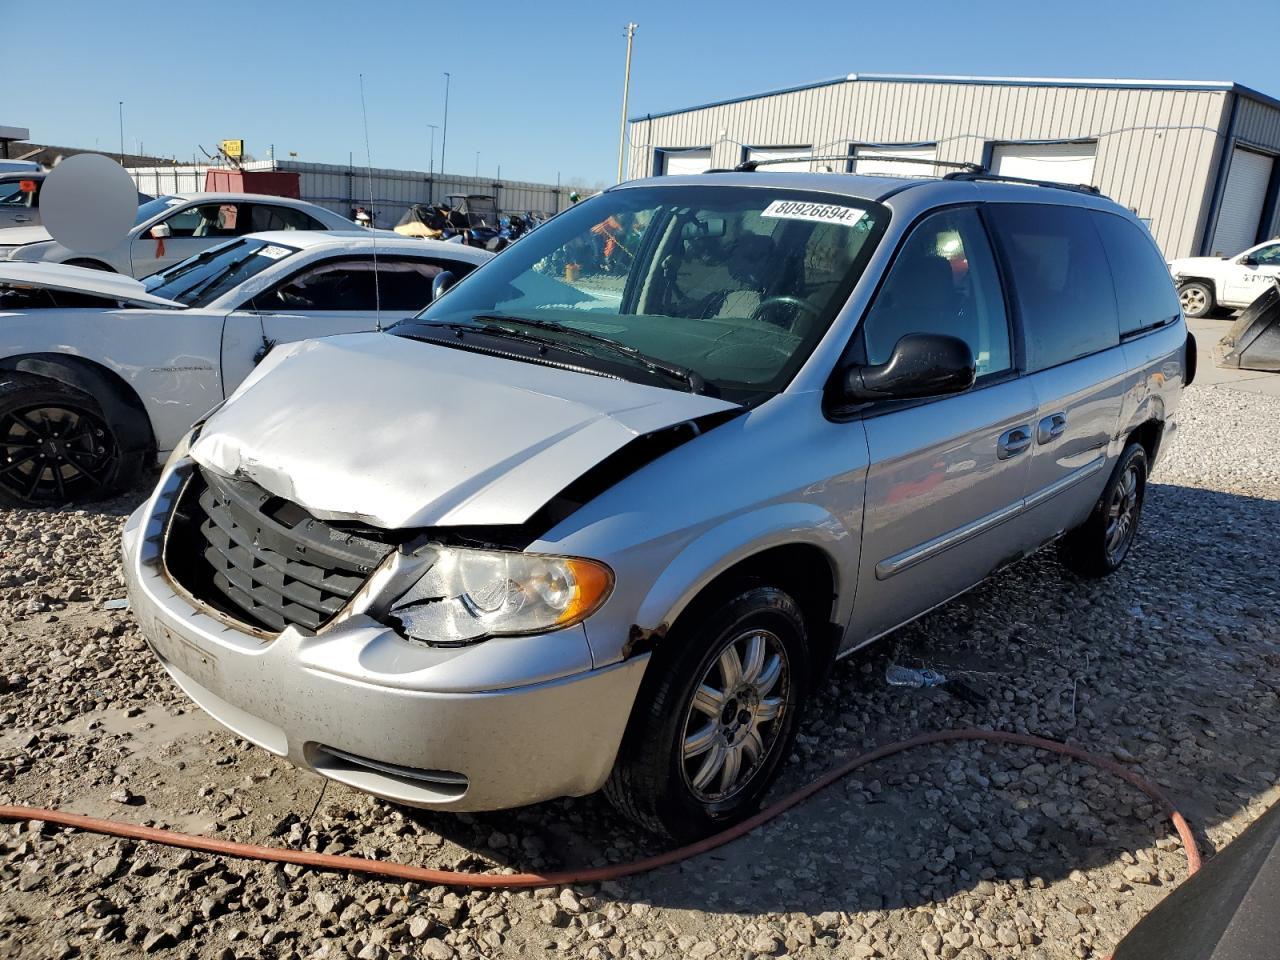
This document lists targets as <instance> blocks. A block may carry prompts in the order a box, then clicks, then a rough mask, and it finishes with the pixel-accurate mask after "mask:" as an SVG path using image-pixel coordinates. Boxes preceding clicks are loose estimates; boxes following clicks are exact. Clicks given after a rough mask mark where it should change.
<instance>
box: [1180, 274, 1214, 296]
mask: <svg viewBox="0 0 1280 960" xmlns="http://www.w3.org/2000/svg"><path fill="white" fill-rule="evenodd" d="M1188 283H1203V284H1204V285H1205V286H1206V287H1208V288H1209V292H1210V293H1211V294H1213V299H1214V300H1217V299H1218V285H1217V284H1216V283H1214V282H1213V281H1212V280H1210V279H1209V278H1208V277H1179V278H1178V289H1179V290H1181V289H1182V288H1183V287H1185V286H1186V285H1187V284H1188Z"/></svg>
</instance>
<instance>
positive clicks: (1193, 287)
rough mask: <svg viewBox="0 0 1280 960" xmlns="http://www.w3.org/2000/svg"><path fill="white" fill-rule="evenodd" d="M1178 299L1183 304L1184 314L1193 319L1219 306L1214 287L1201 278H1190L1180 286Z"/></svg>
mask: <svg viewBox="0 0 1280 960" xmlns="http://www.w3.org/2000/svg"><path fill="white" fill-rule="evenodd" d="M1178 300H1179V301H1180V302H1181V304H1182V313H1183V315H1184V316H1187V317H1190V318H1191V319H1192V320H1195V319H1198V318H1199V317H1205V316H1208V315H1209V314H1210V313H1212V312H1213V311H1214V310H1216V309H1217V307H1218V303H1217V300H1216V299H1215V298H1214V296H1213V287H1211V286H1209V284H1207V283H1204V282H1203V281H1201V280H1188V281H1187V282H1186V283H1184V284H1182V285H1181V286H1180V287H1178Z"/></svg>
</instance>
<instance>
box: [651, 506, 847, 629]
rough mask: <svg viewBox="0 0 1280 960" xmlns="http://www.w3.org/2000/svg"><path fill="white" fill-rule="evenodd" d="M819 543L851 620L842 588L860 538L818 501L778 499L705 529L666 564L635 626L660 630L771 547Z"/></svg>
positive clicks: (840, 617) (840, 610)
mask: <svg viewBox="0 0 1280 960" xmlns="http://www.w3.org/2000/svg"><path fill="white" fill-rule="evenodd" d="M795 544H801V545H810V546H815V547H817V548H818V549H820V550H822V552H823V553H824V554H826V556H827V559H828V561H829V562H830V563H831V567H832V571H833V573H834V575H835V582H836V585H837V591H836V592H837V596H838V600H837V604H838V607H837V611H836V614H837V622H839V623H843V622H844V621H845V620H846V619H847V618H848V610H849V606H850V605H851V604H852V602H853V598H852V597H847V596H845V593H846V592H845V591H842V590H839V589H838V587H839V584H840V583H841V582H846V583H848V582H852V581H853V579H854V577H853V575H852V573H851V572H850V571H852V570H856V568H857V563H858V546H859V545H858V538H857V536H856V535H855V533H854V532H853V531H850V530H849V529H847V528H846V527H845V525H844V524H843V523H841V522H840V520H839V519H838V518H837V517H836V516H835V515H833V514H832V513H830V512H829V511H827V510H825V509H824V508H822V507H820V506H818V505H817V504H814V503H797V502H789V503H774V504H770V505H769V506H766V507H762V508H761V509H759V510H753V511H751V512H750V513H742V514H738V515H737V516H734V517H731V518H729V519H727V520H725V521H724V522H723V523H720V524H718V525H716V526H714V527H712V528H711V529H709V530H706V531H704V532H703V533H702V534H700V535H699V536H698V537H697V538H696V539H695V540H692V541H691V542H690V543H689V544H687V545H686V546H685V548H684V549H683V550H681V551H680V553H679V554H677V555H676V557H675V559H673V560H672V561H671V563H670V564H668V565H667V568H666V569H665V570H663V571H662V573H661V574H660V575H659V577H658V579H657V580H656V581H655V582H654V584H653V586H652V587H651V588H650V590H649V592H648V594H647V595H646V596H645V598H644V600H643V601H642V602H641V604H640V607H639V610H638V611H637V613H636V626H637V627H639V628H640V629H642V630H647V631H652V632H657V633H662V632H665V630H666V628H667V627H669V626H670V625H671V624H672V623H674V622H675V620H676V618H677V617H678V616H679V615H680V614H681V613H682V612H683V611H684V609H685V608H686V607H687V606H688V605H689V603H690V602H691V601H692V600H693V599H694V597H696V596H697V595H698V594H699V593H700V592H701V591H702V590H703V589H704V588H705V587H706V586H707V584H709V583H710V582H711V581H712V580H714V579H715V578H716V577H717V576H719V575H720V574H721V573H723V572H724V571H726V570H728V569H729V568H730V567H732V566H734V565H735V564H737V563H740V562H741V561H743V560H746V559H748V558H749V557H752V556H755V555H756V554H758V553H762V552H763V551H765V550H768V549H770V548H771V547H781V546H790V545H795Z"/></svg>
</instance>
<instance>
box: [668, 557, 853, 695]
mask: <svg viewBox="0 0 1280 960" xmlns="http://www.w3.org/2000/svg"><path fill="white" fill-rule="evenodd" d="M755 584H765V585H768V586H774V587H777V588H779V589H780V590H784V591H786V592H787V593H788V594H790V595H791V597H792V599H794V600H795V601H796V603H797V604H798V605H799V607H800V611H801V613H803V615H804V620H805V631H806V633H807V634H808V637H809V643H810V651H811V653H812V655H813V656H812V663H813V666H814V670H815V673H816V674H817V675H818V676H822V675H823V674H824V673H825V672H826V670H827V669H828V668H829V667H830V665H831V664H832V663H833V662H834V660H835V654H836V648H837V646H838V644H839V639H840V635H841V630H840V625H838V624H836V623H834V622H833V615H834V611H835V598H836V587H835V584H836V575H835V570H834V568H833V565H832V561H831V558H830V557H829V556H828V555H827V553H826V552H825V551H823V550H822V549H821V548H820V547H816V546H813V545H812V544H804V543H795V544H785V545H783V546H778V547H770V548H768V549H766V550H762V551H761V552H760V553H756V554H752V555H751V556H749V557H747V558H745V559H743V560H739V561H738V562H737V563H735V564H733V566H731V567H728V568H726V569H725V570H723V571H721V572H720V573H718V574H717V575H716V576H715V578H714V579H713V580H711V582H710V583H708V584H707V585H706V586H705V587H703V588H702V589H701V590H700V591H699V592H698V594H697V596H695V597H694V598H693V600H692V601H690V603H689V604H688V605H687V606H686V607H685V608H684V610H682V611H681V612H680V614H679V616H678V617H677V618H676V620H675V624H673V627H674V626H678V625H679V624H680V623H681V622H682V621H685V622H688V621H690V620H696V619H697V618H698V617H699V616H702V615H705V614H706V613H707V612H708V611H709V610H711V609H714V608H715V607H716V606H718V605H719V604H722V603H725V602H726V601H728V600H730V599H732V595H733V594H734V593H735V591H737V590H740V589H742V588H743V587H744V586H749V585H755Z"/></svg>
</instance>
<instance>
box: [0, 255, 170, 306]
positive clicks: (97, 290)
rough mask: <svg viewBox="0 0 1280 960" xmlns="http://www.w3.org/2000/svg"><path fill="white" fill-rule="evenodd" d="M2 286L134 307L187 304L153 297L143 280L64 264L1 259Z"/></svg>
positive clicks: (0, 274)
mask: <svg viewBox="0 0 1280 960" xmlns="http://www.w3.org/2000/svg"><path fill="white" fill-rule="evenodd" d="M0 284H4V285H5V286H13V287H28V288H43V289H45V290H58V291H62V292H64V293H83V294H88V295H90V296H98V297H106V298H108V299H110V300H118V301H120V302H121V303H123V304H126V305H127V306H135V307H178V308H179V309H186V306H187V305H186V304H185V303H178V302H177V301H176V300H167V299H165V298H164V297H156V296H152V295H151V294H150V293H148V292H147V289H146V287H145V286H144V285H143V283H142V281H141V280H135V279H134V278H133V277H126V276H123V275H121V274H119V273H109V272H108V271H106V270H93V269H91V268H89V267H73V266H70V265H68V264H65V263H26V262H23V261H15V260H0Z"/></svg>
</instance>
